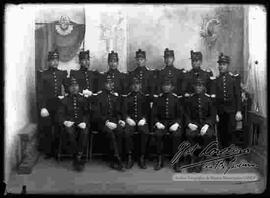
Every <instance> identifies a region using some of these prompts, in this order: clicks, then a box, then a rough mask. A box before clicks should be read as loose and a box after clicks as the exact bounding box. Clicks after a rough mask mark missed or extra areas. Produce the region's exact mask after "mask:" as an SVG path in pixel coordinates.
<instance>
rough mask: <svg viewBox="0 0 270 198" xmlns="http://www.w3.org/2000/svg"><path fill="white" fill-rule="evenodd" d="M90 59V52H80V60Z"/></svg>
mask: <svg viewBox="0 0 270 198" xmlns="http://www.w3.org/2000/svg"><path fill="white" fill-rule="evenodd" d="M89 58H90V55H89V50H87V51H81V52H80V54H79V59H80V60H82V59H88V60H89Z"/></svg>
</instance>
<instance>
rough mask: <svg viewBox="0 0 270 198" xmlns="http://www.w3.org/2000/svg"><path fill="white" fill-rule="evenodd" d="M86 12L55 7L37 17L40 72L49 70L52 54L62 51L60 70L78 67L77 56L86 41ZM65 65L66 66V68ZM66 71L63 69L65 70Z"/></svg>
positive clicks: (40, 11) (38, 65) (37, 59)
mask: <svg viewBox="0 0 270 198" xmlns="http://www.w3.org/2000/svg"><path fill="white" fill-rule="evenodd" d="M84 33H85V24H84V9H83V8H80V7H79V8H76V6H75V8H74V6H73V7H71V6H69V7H67V6H64V7H57V9H53V7H52V6H49V7H46V9H45V8H43V9H41V10H39V12H38V13H37V14H36V32H35V36H36V37H35V41H36V69H46V68H47V54H48V51H51V50H54V49H57V50H58V51H59V59H60V64H59V67H60V69H68V70H70V69H71V68H76V67H78V66H77V65H78V63H77V62H78V61H77V57H76V55H77V53H78V51H79V50H80V47H81V45H82V41H83V39H84ZM62 65H65V67H63V66H62ZM61 67H62V68H61Z"/></svg>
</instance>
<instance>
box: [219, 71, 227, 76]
mask: <svg viewBox="0 0 270 198" xmlns="http://www.w3.org/2000/svg"><path fill="white" fill-rule="evenodd" d="M228 73H229V72H228V71H226V72H225V73H220V75H219V76H227V75H228Z"/></svg>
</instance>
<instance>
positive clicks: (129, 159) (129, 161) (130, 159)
mask: <svg viewBox="0 0 270 198" xmlns="http://www.w3.org/2000/svg"><path fill="white" fill-rule="evenodd" d="M133 165H134V161H133V159H132V155H131V154H128V159H127V164H126V169H131V168H132V167H133Z"/></svg>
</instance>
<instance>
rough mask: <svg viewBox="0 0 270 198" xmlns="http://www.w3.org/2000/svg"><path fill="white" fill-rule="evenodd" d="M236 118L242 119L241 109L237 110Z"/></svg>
mask: <svg viewBox="0 0 270 198" xmlns="http://www.w3.org/2000/svg"><path fill="white" fill-rule="evenodd" d="M235 119H236V121H240V120H242V113H241V111H237V112H236V115H235Z"/></svg>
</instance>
